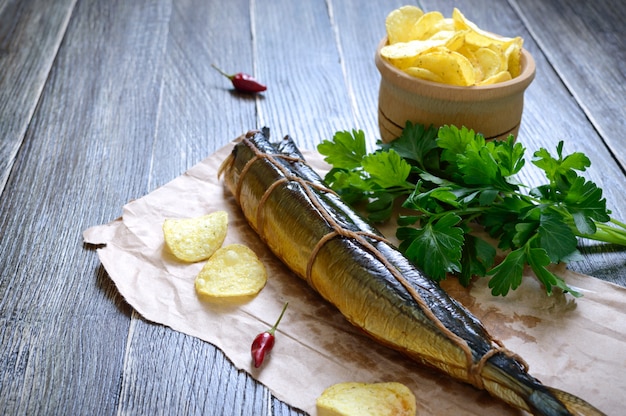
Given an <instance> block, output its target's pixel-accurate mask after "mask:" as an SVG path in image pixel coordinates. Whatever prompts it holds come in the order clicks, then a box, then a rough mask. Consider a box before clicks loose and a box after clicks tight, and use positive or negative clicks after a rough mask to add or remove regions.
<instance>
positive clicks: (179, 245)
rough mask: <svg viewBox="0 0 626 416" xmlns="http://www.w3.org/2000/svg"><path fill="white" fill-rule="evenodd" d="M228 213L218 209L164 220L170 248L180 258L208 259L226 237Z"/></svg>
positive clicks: (192, 259)
mask: <svg viewBox="0 0 626 416" xmlns="http://www.w3.org/2000/svg"><path fill="white" fill-rule="evenodd" d="M227 228H228V214H227V213H226V211H217V212H213V213H211V214H208V215H204V216H201V217H194V218H176V219H174V218H170V219H166V220H165V221H164V222H163V236H164V238H165V244H166V246H167V247H168V249H169V250H170V251H171V252H172V254H174V256H176V258H178V259H179V260H182V261H185V262H189V263H193V262H197V261H201V260H206V259H208V258H209V257H211V255H212V254H213V253H215V251H216V250H217V249H218V248H220V246H221V245H222V244H223V243H224V239H225V238H226V232H227Z"/></svg>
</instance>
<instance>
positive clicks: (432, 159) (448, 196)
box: [318, 123, 626, 296]
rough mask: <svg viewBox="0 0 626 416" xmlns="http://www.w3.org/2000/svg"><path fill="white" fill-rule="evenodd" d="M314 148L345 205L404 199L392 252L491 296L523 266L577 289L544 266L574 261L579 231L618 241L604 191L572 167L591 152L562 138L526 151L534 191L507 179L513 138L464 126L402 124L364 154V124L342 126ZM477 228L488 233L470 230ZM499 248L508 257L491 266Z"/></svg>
mask: <svg viewBox="0 0 626 416" xmlns="http://www.w3.org/2000/svg"><path fill="white" fill-rule="evenodd" d="M318 151H319V152H320V153H321V154H322V155H324V156H325V159H324V160H325V161H326V162H328V163H330V164H331V165H332V169H331V170H330V172H328V174H327V175H326V177H325V180H326V182H327V183H328V185H329V186H330V187H331V188H332V189H334V190H335V191H336V192H337V193H338V194H339V195H341V197H342V198H343V199H344V200H345V201H346V202H347V203H349V204H356V203H358V202H364V201H365V202H367V207H366V210H367V214H368V217H369V218H370V219H371V220H373V221H376V222H382V221H386V220H388V219H389V218H391V216H392V215H393V213H394V212H396V211H395V210H394V207H395V206H396V205H397V201H401V202H402V208H403V209H402V210H401V212H402V214H401V215H398V217H397V221H398V225H399V227H398V230H397V237H398V239H399V240H400V242H401V243H400V247H399V249H400V250H401V251H402V252H403V253H404V254H405V255H406V256H407V257H408V258H409V259H410V260H411V261H413V262H414V263H415V264H417V265H418V266H419V267H420V268H421V269H422V270H424V272H425V273H426V274H427V275H429V276H430V277H431V278H433V279H434V280H437V281H439V280H442V279H443V278H445V276H446V273H453V274H456V275H457V276H458V278H459V280H460V282H461V283H462V284H463V285H468V284H469V282H470V279H471V277H472V276H490V280H489V287H490V288H491V292H492V294H493V295H494V296H498V295H501V296H505V295H506V294H507V293H508V292H509V290H515V289H516V288H517V287H518V286H519V285H520V283H521V281H522V276H523V271H524V268H525V267H526V266H527V265H528V266H530V268H531V269H532V270H533V272H534V274H535V275H536V276H537V278H538V279H539V280H540V281H541V282H542V283H543V285H544V287H545V289H546V292H547V293H548V294H551V293H552V288H553V287H555V286H556V287H558V288H560V289H562V290H563V291H566V292H570V293H572V294H573V295H574V296H579V294H578V293H577V292H575V291H574V290H573V289H572V288H570V287H568V286H567V284H566V283H565V282H564V281H563V279H562V278H560V277H558V276H557V275H555V274H554V273H552V272H551V271H550V270H549V268H548V267H547V266H549V265H550V264H551V263H559V262H565V263H567V262H570V261H573V260H576V259H577V258H579V256H580V254H579V252H578V249H577V243H578V240H577V237H584V238H589V239H594V240H598V241H603V242H608V243H613V244H619V245H626V224H624V223H621V222H619V221H616V220H614V219H611V218H610V211H609V210H607V208H606V200H605V199H604V198H603V197H602V190H601V189H600V188H598V187H597V186H596V185H595V184H594V183H593V182H591V181H588V180H586V179H585V178H583V177H582V176H580V175H579V173H578V172H582V171H584V170H585V169H586V168H588V167H589V166H590V164H591V163H590V161H589V159H588V158H587V157H586V156H585V155H584V154H582V153H578V152H576V153H572V154H570V155H567V156H564V155H563V142H560V143H559V144H558V146H557V149H556V156H553V155H552V154H550V153H549V152H548V151H547V150H546V149H543V148H541V149H540V150H538V151H537V152H535V153H534V155H533V156H534V157H533V159H532V163H533V164H535V165H536V166H537V167H539V168H540V169H541V170H543V171H544V173H545V176H546V179H547V183H546V184H544V185H541V186H538V187H535V188H529V187H528V186H525V185H523V184H520V183H518V182H517V181H516V180H515V175H516V174H517V173H518V172H520V170H521V169H522V167H523V166H524V164H525V159H524V152H525V149H524V147H523V146H522V144H521V143H519V142H516V141H515V140H514V138H513V136H509V137H508V138H507V139H506V140H503V141H486V140H485V138H484V137H483V136H482V135H481V134H479V133H475V132H474V131H473V130H469V129H467V128H465V127H463V128H460V129H459V128H457V127H455V126H444V127H441V128H434V127H429V128H426V127H424V126H422V125H419V124H415V125H414V124H411V123H407V125H406V127H405V128H404V130H403V132H402V135H401V136H400V137H399V138H398V139H396V140H394V141H393V142H391V143H387V144H383V143H380V142H379V143H377V148H376V149H375V151H374V152H371V153H368V152H367V149H366V143H365V136H364V133H363V132H362V131H356V130H353V131H352V132H348V131H341V132H337V133H336V134H335V136H334V137H333V140H332V141H329V140H325V141H323V142H322V143H320V144H319V145H318ZM609 223H612V225H611V224H609ZM476 226H479V228H482V229H483V230H485V231H486V233H487V234H488V235H489V237H490V238H488V239H485V238H482V237H481V236H480V233H476V232H473V231H475V230H476ZM497 248H498V249H500V250H502V251H503V252H504V253H506V256H505V257H504V259H503V260H502V261H501V262H499V263H497V264H496V254H497Z"/></svg>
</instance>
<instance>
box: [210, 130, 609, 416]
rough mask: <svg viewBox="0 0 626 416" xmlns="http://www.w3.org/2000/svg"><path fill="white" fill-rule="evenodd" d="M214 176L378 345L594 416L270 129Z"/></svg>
mask: <svg viewBox="0 0 626 416" xmlns="http://www.w3.org/2000/svg"><path fill="white" fill-rule="evenodd" d="M219 175H220V176H223V177H224V182H225V184H226V186H227V187H228V188H229V189H230V191H231V192H232V193H233V195H234V196H235V199H236V200H237V202H238V204H239V205H240V207H241V210H242V212H243V214H244V216H245V217H246V219H247V221H248V222H249V224H250V226H251V227H252V228H253V229H254V230H255V231H256V232H257V233H258V234H259V236H260V237H261V239H262V240H263V241H264V242H265V243H266V244H267V245H268V246H269V248H270V249H271V250H272V252H274V254H276V256H277V257H278V258H280V259H281V261H283V262H284V263H285V264H286V265H287V266H288V267H289V268H290V269H291V270H292V271H293V272H294V273H295V274H296V275H298V276H299V277H301V278H302V279H304V280H305V281H306V282H308V284H309V285H310V286H311V287H312V288H313V289H314V290H315V291H316V292H318V293H319V294H320V295H321V296H322V297H323V298H324V299H326V300H327V301H329V302H330V303H332V304H333V305H334V306H335V307H337V309H338V310H339V311H340V312H341V313H342V314H343V315H344V316H345V317H346V319H347V320H348V321H349V322H350V323H352V324H353V325H355V326H356V327H358V328H360V329H361V330H362V331H364V332H365V333H367V334H368V335H369V336H371V337H372V338H373V339H375V340H377V341H378V342H380V343H382V344H384V345H387V346H389V347H391V348H394V349H396V350H398V351H400V352H402V353H404V354H405V355H407V356H409V357H411V358H412V359H415V360H416V361H418V362H420V363H422V364H424V365H427V366H430V367H433V368H435V369H438V370H440V371H442V372H444V373H446V374H448V375H450V376H451V377H454V378H455V379H457V380H460V381H462V382H466V383H470V384H472V385H473V386H475V387H476V388H479V389H485V390H487V391H488V392H489V393H490V394H491V395H492V396H495V397H497V398H499V399H501V400H503V401H505V402H506V403H508V404H509V405H511V406H513V407H515V408H519V409H522V410H525V411H527V412H530V413H532V414H535V415H550V416H556V415H601V414H603V413H602V412H600V411H599V410H597V409H596V408H594V407H593V406H592V405H590V404H589V403H587V402H586V401H584V400H583V399H581V398H579V397H576V396H574V395H571V394H569V393H566V392H564V391H561V390H558V389H554V388H551V387H548V386H545V385H543V384H542V383H541V382H540V381H539V380H537V379H536V378H534V377H532V376H531V375H530V374H529V373H528V371H527V365H526V363H525V362H524V360H523V359H522V358H521V357H519V356H517V355H516V354H514V353H513V352H511V351H509V350H507V349H506V348H505V347H504V345H502V343H501V342H500V341H498V340H496V339H494V338H493V337H492V336H491V335H489V333H488V332H487V330H486V329H485V328H484V326H483V325H482V323H481V322H480V321H479V320H478V319H477V318H476V317H475V316H473V315H472V314H471V313H470V312H469V311H468V310H467V309H465V308H464V307H463V306H462V305H461V304H460V303H458V302H457V301H455V300H454V299H453V298H451V297H450V296H448V295H447V293H446V292H445V291H444V290H443V289H441V288H440V287H439V285H438V284H437V283H435V282H433V281H432V280H431V279H429V278H428V277H427V276H425V275H424V274H423V272H421V271H420V270H419V269H418V268H416V267H415V266H414V265H413V264H412V263H411V262H410V261H409V260H407V259H406V257H404V255H402V254H401V253H400V252H399V251H398V249H397V248H396V247H394V246H393V245H392V244H391V243H389V242H388V241H387V240H386V239H385V238H384V236H383V235H382V234H381V233H380V232H379V231H378V230H376V228H375V227H373V226H372V225H371V224H370V223H369V222H368V221H367V220H365V219H364V218H363V217H362V216H360V215H359V214H358V213H357V212H356V211H354V210H353V209H352V208H350V207H349V206H348V205H347V204H345V203H344V202H343V201H342V200H341V198H339V197H338V196H337V195H336V194H335V193H334V192H333V191H332V190H330V189H328V188H327V187H326V186H325V185H324V182H323V180H322V178H321V177H320V176H319V175H318V174H317V173H316V172H315V171H314V170H313V169H312V168H311V167H310V166H309V165H307V163H306V161H305V160H304V157H303V156H302V154H301V152H300V151H299V150H298V148H297V146H296V144H295V143H294V141H293V140H292V139H291V138H289V137H285V138H284V139H282V140H279V141H277V142H276V143H273V142H271V141H270V137H269V129H267V128H264V129H262V130H261V131H250V132H248V133H247V134H245V135H243V136H241V137H240V138H239V141H238V143H237V144H236V145H235V147H234V149H233V151H232V153H231V154H230V156H229V157H228V158H227V159H226V160H225V161H224V162H223V163H222V165H221V166H220V169H219Z"/></svg>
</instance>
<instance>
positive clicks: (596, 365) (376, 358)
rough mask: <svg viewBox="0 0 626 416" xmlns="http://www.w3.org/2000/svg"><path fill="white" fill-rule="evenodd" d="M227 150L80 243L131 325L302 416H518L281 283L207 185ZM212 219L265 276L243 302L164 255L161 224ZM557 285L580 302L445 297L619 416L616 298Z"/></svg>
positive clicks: (583, 284) (621, 317)
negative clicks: (364, 401) (178, 343)
mask: <svg viewBox="0 0 626 416" xmlns="http://www.w3.org/2000/svg"><path fill="white" fill-rule="evenodd" d="M231 149H232V144H231V145H228V146H225V147H224V148H222V149H220V150H219V151H217V152H216V153H215V154H213V155H211V156H210V157H208V158H207V159H205V160H204V161H202V162H201V163H199V164H198V165H196V166H194V167H193V168H191V169H190V170H189V171H187V172H185V173H184V174H183V175H181V176H180V177H178V178H176V179H174V180H173V181H171V182H170V183H168V184H166V185H165V186H163V187H161V188H159V189H156V190H155V191H154V192H152V193H150V194H148V195H146V196H145V197H143V198H141V199H138V200H135V201H133V202H130V203H128V204H127V205H126V206H124V207H123V212H122V216H121V217H120V218H118V219H116V220H114V221H112V222H111V223H108V224H104V225H100V226H96V227H92V228H90V229H88V230H86V231H84V233H83V238H84V241H85V242H86V243H90V244H98V245H103V246H102V247H101V248H98V250H97V252H98V256H99V258H100V261H101V262H102V264H103V266H104V267H105V269H106V270H107V272H108V274H109V275H110V277H111V279H113V281H114V282H115V285H116V287H117V288H118V290H119V291H120V293H121V294H122V296H123V297H124V298H125V299H126V301H127V302H128V303H129V304H130V305H131V306H132V307H133V308H134V309H135V310H136V311H137V312H138V313H139V314H141V315H142V316H143V317H144V318H145V319H147V320H149V321H153V322H156V323H160V324H163V325H166V326H169V327H171V328H172V329H174V330H177V331H180V332H183V333H185V334H188V335H191V336H194V337H198V338H200V339H202V340H205V341H206V342H210V343H211V344H213V345H215V346H217V347H218V348H220V349H221V350H222V351H223V352H224V353H225V354H226V356H227V357H228V358H229V359H230V360H231V361H232V362H233V364H234V365H235V366H236V367H237V368H239V369H243V370H245V371H247V372H249V373H250V374H251V375H252V376H253V377H254V378H255V379H257V380H258V381H260V382H261V383H263V384H264V385H265V386H267V387H268V388H269V389H270V391H271V392H272V393H273V394H274V395H275V396H276V397H277V398H279V399H280V400H282V401H284V402H286V403H288V404H290V405H292V406H294V407H296V408H299V409H302V410H304V411H306V412H309V413H310V414H315V413H316V412H315V400H316V398H317V397H318V396H319V395H320V394H321V393H322V391H323V390H324V389H325V388H326V387H328V386H330V385H332V384H334V383H338V382H342V381H361V382H378V381H399V382H402V383H405V384H406V385H407V386H409V387H410V388H411V390H412V391H413V393H414V394H415V395H416V398H417V406H418V414H420V415H422V414H429V415H449V414H457V415H459V414H466V415H504V414H519V412H518V411H516V410H513V409H511V408H509V407H507V406H505V405H503V404H502V403H500V402H499V401H498V400H496V399H493V398H491V397H490V396H489V395H488V394H487V393H485V392H482V391H479V390H477V389H475V388H473V387H471V386H468V385H465V384H461V383H459V382H456V381H454V380H452V379H451V378H449V377H447V376H445V375H442V374H439V373H437V372H435V371H432V370H430V369H427V368H424V367H422V366H420V365H417V364H415V363H413V362H411V361H410V360H408V359H406V358H404V357H403V356H401V355H400V354H397V353H395V352H393V351H390V350H388V349H387V348H384V347H381V346H379V345H378V344H376V343H375V342H373V341H371V340H370V339H369V338H367V337H365V336H364V335H362V334H361V333H360V332H359V331H358V330H356V329H354V328H353V327H352V326H351V325H350V324H348V323H347V322H346V321H345V320H344V318H343V317H342V316H341V315H340V314H339V313H338V312H337V311H336V310H335V309H334V307H333V306H331V305H329V304H328V303H326V302H325V301H323V300H322V299H321V298H320V297H319V296H318V295H317V294H315V293H314V292H313V291H312V290H311V289H309V287H308V286H307V285H306V284H305V283H304V282H303V281H301V280H300V279H299V278H297V277H296V276H295V275H293V274H291V273H290V272H289V270H288V269H286V268H285V267H284V266H283V265H282V263H281V262H280V261H278V260H277V259H276V258H275V257H274V256H273V255H272V254H271V253H270V252H269V250H268V249H267V248H266V247H265V245H264V244H263V243H262V242H261V241H260V240H259V238H258V237H257V236H256V234H255V233H254V232H253V231H252V230H251V228H249V226H248V225H247V223H246V221H245V219H244V218H243V214H241V212H240V211H239V208H238V207H237V205H236V203H235V201H234V199H233V197H232V196H231V195H230V193H229V192H228V191H227V190H226V189H225V187H224V186H223V184H222V183H221V181H219V180H218V178H217V174H216V172H217V169H218V167H219V164H220V163H221V162H222V160H223V159H224V158H225V157H226V156H227V155H228V153H229V152H230V151H231ZM305 156H306V157H307V160H308V161H309V163H310V164H311V165H312V166H313V167H315V168H316V169H318V171H320V172H323V171H324V170H325V169H326V166H325V165H324V162H323V161H322V160H321V158H320V156H319V155H317V154H316V153H313V152H305ZM216 210H225V211H227V212H228V213H229V230H228V235H227V238H226V241H225V243H224V244H229V243H234V242H238V243H243V244H246V245H248V246H249V247H251V248H252V249H253V250H254V251H255V252H256V253H257V255H258V256H259V257H260V259H261V260H262V261H263V262H264V264H265V266H266V267H267V271H268V276H269V279H268V283H267V285H266V287H265V288H264V289H263V290H262V291H261V293H260V294H259V295H258V296H256V297H254V298H252V299H249V300H246V301H241V302H238V303H229V302H209V301H206V300H205V299H200V298H198V296H196V293H195V290H194V279H195V276H196V274H197V273H198V272H199V270H200V269H201V267H202V265H203V264H202V263H197V264H184V263H181V262H179V261H177V260H176V259H175V258H174V257H173V256H172V255H171V254H170V253H169V252H168V251H167V249H165V247H164V241H163V236H162V228H161V226H162V223H163V220H164V219H165V218H181V217H193V216H197V215H204V214H206V213H209V212H213V211H216ZM383 232H385V230H383ZM387 234H388V237H389V238H390V239H392V238H393V234H392V233H391V234H390V233H387ZM560 274H561V275H562V276H564V277H565V278H566V280H567V282H568V284H569V285H571V286H574V287H576V288H578V290H579V291H580V292H582V293H583V294H584V297H583V298H580V299H576V300H575V299H574V298H572V297H571V296H569V295H555V296H552V297H548V296H545V295H543V292H542V290H540V289H539V288H538V287H537V286H538V283H537V282H536V280H534V279H532V278H530V279H524V283H523V284H522V286H521V287H520V288H519V289H518V290H517V291H515V292H513V293H510V294H509V295H508V296H507V297H505V298H495V297H493V296H491V294H490V293H489V289H488V288H487V287H486V280H485V279H482V280H479V281H478V282H477V283H475V284H474V285H473V286H472V287H471V289H466V288H462V287H461V286H460V285H458V284H456V283H454V281H453V280H450V281H446V282H444V287H445V288H446V289H447V290H448V291H449V293H451V294H452V295H453V296H454V297H456V298H457V299H458V300H460V301H461V302H462V303H463V304H464V305H465V306H466V307H468V308H469V309H470V310H471V311H472V312H473V313H474V314H475V315H476V316H477V317H478V318H479V319H481V320H482V321H483V323H484V324H485V326H486V327H487V328H488V330H489V331H490V332H491V333H492V334H493V335H494V337H496V338H499V339H500V340H501V341H503V342H504V344H505V345H506V346H507V347H508V348H509V349H511V350H513V351H514V352H516V353H518V354H519V355H521V356H522V357H524V359H525V360H526V361H527V362H528V364H529V365H530V372H531V374H533V375H534V376H535V377H537V378H539V379H540V380H541V381H542V382H543V383H544V384H547V385H550V386H552V387H557V388H560V389H562V390H565V391H568V392H570V393H573V394H576V395H578V396H580V397H582V398H584V399H585V400H587V401H589V402H591V403H592V404H594V405H595V406H597V407H598V408H599V409H600V410H602V411H604V412H606V413H607V414H615V415H616V414H620V412H621V411H622V410H623V394H624V391H626V371H625V370H626V289H624V288H622V287H619V286H616V285H613V284H610V283H607V282H604V281H600V280H598V279H595V278H592V277H588V276H582V275H578V274H576V273H573V272H571V271H568V270H565V269H563V270H561V271H560ZM285 301H289V308H288V309H287V312H286V314H285V316H284V318H283V320H282V321H281V325H280V327H279V329H278V331H277V334H276V345H275V347H274V350H273V352H272V354H271V355H270V356H269V358H268V359H267V360H266V361H265V363H264V365H263V366H262V367H261V368H260V369H255V368H254V367H253V366H252V364H251V359H250V350H249V346H250V344H251V342H252V339H253V338H254V336H255V335H256V334H257V333H259V332H262V331H264V330H266V329H268V327H269V326H271V325H272V323H273V322H274V321H275V319H276V318H277V317H278V315H279V314H280V310H281V308H282V306H283V303H284V302H285ZM219 376H220V375H219V374H215V377H219Z"/></svg>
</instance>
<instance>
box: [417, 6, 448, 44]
mask: <svg viewBox="0 0 626 416" xmlns="http://www.w3.org/2000/svg"><path fill="white" fill-rule="evenodd" d="M442 26H445V18H444V17H443V15H442V14H441V13H440V12H428V13H424V14H423V15H422V17H420V18H419V19H418V20H417V23H416V29H415V38H414V39H417V40H426V39H428V38H430V37H431V36H432V35H434V34H435V33H436V32H438V31H439V30H441V29H438V28H439V27H442ZM449 29H452V27H450V28H449Z"/></svg>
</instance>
